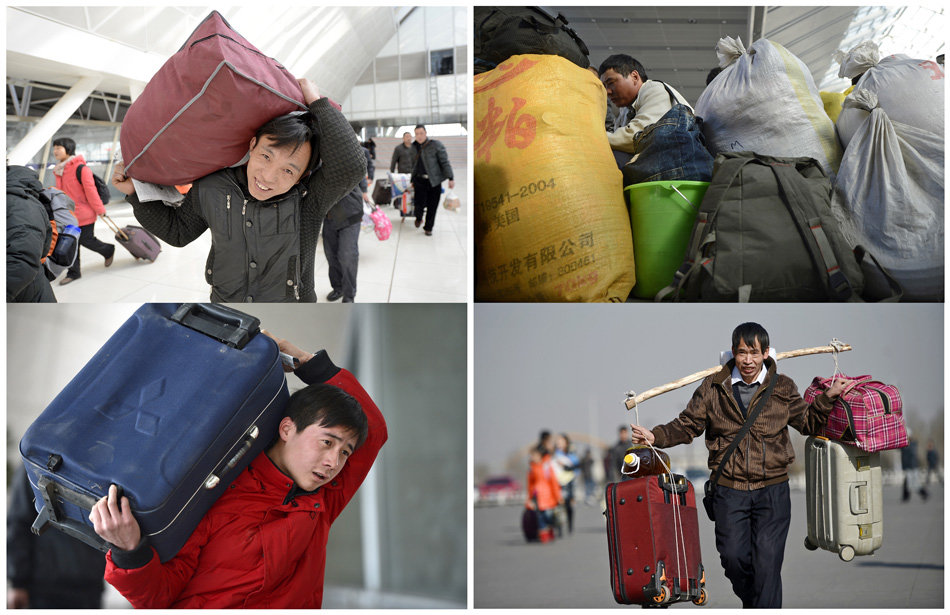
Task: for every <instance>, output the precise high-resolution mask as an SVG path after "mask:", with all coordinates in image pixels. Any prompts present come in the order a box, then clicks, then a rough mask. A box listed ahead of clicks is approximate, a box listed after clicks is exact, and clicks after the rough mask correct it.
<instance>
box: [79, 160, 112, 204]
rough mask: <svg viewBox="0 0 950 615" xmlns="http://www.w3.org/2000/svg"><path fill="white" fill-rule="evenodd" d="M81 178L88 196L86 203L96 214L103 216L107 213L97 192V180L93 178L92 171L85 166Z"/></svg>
mask: <svg viewBox="0 0 950 615" xmlns="http://www.w3.org/2000/svg"><path fill="white" fill-rule="evenodd" d="M80 176H81V177H82V191H83V194H85V195H86V202H87V203H89V206H90V207H92V208H93V210H95V212H96V214H98V215H100V216H101V215H102V214H104V213H106V208H105V206H104V205H103V204H102V199H101V198H99V191H98V190H96V180H94V179H93V178H92V169H90V168H89V167H88V166H86V165H83V167H82V171H81V172H80Z"/></svg>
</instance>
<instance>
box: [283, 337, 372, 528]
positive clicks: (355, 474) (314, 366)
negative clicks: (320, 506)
mask: <svg viewBox="0 0 950 615" xmlns="http://www.w3.org/2000/svg"><path fill="white" fill-rule="evenodd" d="M297 375H298V376H299V377H300V378H301V379H302V380H303V381H304V382H306V383H308V384H314V383H316V382H324V383H326V384H332V385H333V386H336V387H339V388H341V389H343V390H344V391H346V392H347V393H349V394H350V395H352V396H353V397H354V398H356V401H358V402H359V403H360V406H362V408H363V412H364V413H365V414H366V422H367V423H368V427H369V429H368V433H367V436H366V441H365V442H363V444H362V445H361V446H360V447H359V448H358V449H356V452H355V453H353V454H352V455H351V456H350V458H349V459H348V460H347V462H346V466H345V467H344V468H343V470H342V471H341V472H340V473H339V474H338V475H337V477H336V479H335V480H337V481H340V482H341V483H342V484H341V487H342V488H341V489H340V490H339V491H337V492H335V493H334V495H335V496H336V497H333V498H330V497H329V495H330V494H329V492H328V500H327V506H328V508H329V510H328V511H327V512H328V513H329V514H330V515H331V517H330V518H331V519H336V518H337V516H338V515H339V514H340V513H341V512H343V509H344V508H345V507H346V505H347V504H348V503H349V501H350V500H351V499H353V496H354V495H355V494H356V490H357V489H359V486H360V485H361V484H363V480H364V479H365V478H366V475H367V474H369V470H370V468H371V467H373V462H375V461H376V455H377V454H379V449H381V448H382V447H383V444H384V443H385V442H386V439H387V438H388V437H389V435H388V432H387V430H386V421H385V419H383V415H382V413H381V412H380V411H379V408H378V407H377V406H376V404H375V403H374V402H373V400H372V399H371V398H370V396H369V394H368V393H367V392H366V390H365V389H363V386H362V385H361V384H360V383H359V381H358V380H357V379H356V377H355V376H354V375H353V374H351V373H350V372H348V371H347V370H345V369H341V368H339V367H337V366H336V365H334V364H333V362H332V361H330V358H329V357H328V356H327V353H326V352H325V351H322V350H321V351H320V352H318V353H317V354H316V355H314V357H313V358H312V359H310V360H309V361H307V362H306V363H304V364H303V365H302V366H301V367H300V368H298V370H297Z"/></svg>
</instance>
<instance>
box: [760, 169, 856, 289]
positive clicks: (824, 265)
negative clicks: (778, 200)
mask: <svg viewBox="0 0 950 615" xmlns="http://www.w3.org/2000/svg"><path fill="white" fill-rule="evenodd" d="M815 164H816V166H817V162H816V163H815ZM769 166H770V167H771V168H772V172H773V173H774V174H775V179H776V181H777V182H778V185H779V187H780V189H781V191H782V193H783V194H784V195H785V198H784V199H782V202H783V203H784V204H785V207H786V209H787V210H788V213H789V215H790V216H791V217H792V220H793V221H794V222H795V225H796V226H797V227H798V229H799V231H800V233H801V236H802V239H803V241H804V243H805V247H806V248H807V249H808V253H809V255H811V259H812V263H813V264H814V265H815V268H816V269H818V270H819V273H820V274H821V279H822V282H823V283H824V285H825V288H826V290H827V292H828V296H829V298H831V299H836V300H839V301H840V300H845V299H848V298H849V297H851V295H852V294H853V292H854V291H853V288H852V286H851V282H850V281H849V280H848V278H847V276H845V274H844V271H842V269H841V266H840V265H839V264H838V260H837V257H836V256H835V253H834V250H833V249H832V247H831V242H830V241H829V240H828V237H827V235H826V234H825V230H824V228H823V227H822V225H821V218H820V217H819V214H818V212H817V211H815V209H814V206H813V204H812V202H811V201H810V200H809V199H808V197H807V196H805V195H803V194H802V192H801V190H799V185H798V183H797V181H798V180H799V179H800V178H801V176H800V175H799V174H798V172H797V171H796V170H795V169H793V168H792V167H791V166H789V165H788V164H781V163H775V164H770V165H769Z"/></svg>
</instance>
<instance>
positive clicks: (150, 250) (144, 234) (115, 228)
mask: <svg viewBox="0 0 950 615" xmlns="http://www.w3.org/2000/svg"><path fill="white" fill-rule="evenodd" d="M102 219H103V220H105V221H106V225H107V226H108V227H109V228H110V229H111V230H112V232H113V233H115V240H116V241H117V242H119V244H120V245H121V246H122V247H123V248H125V249H126V250H128V251H129V254H131V255H132V256H134V257H135V260H138V259H140V258H141V259H144V260H147V261H152V262H155V259H156V258H158V254H159V252H161V251H162V244H160V243H159V242H158V239H157V238H156V237H155V235H152V234H151V233H149V232H148V231H146V230H145V229H144V228H142V227H141V226H134V225H131V224H130V225H128V226H125V227H122V228H119V225H118V224H116V223H115V222H114V221H113V220H112V218H110V217H109V216H106V215H103V216H102Z"/></svg>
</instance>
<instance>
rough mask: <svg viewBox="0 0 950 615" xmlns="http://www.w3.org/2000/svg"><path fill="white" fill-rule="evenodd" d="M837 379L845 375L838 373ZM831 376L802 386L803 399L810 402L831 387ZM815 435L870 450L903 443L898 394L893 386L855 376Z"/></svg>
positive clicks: (905, 431) (898, 446)
mask: <svg viewBox="0 0 950 615" xmlns="http://www.w3.org/2000/svg"><path fill="white" fill-rule="evenodd" d="M839 377H840V378H848V376H845V375H844V374H839ZM831 382H832V379H831V378H815V379H814V380H813V381H812V383H811V385H810V386H809V387H808V388H807V389H805V394H804V395H803V397H804V399H805V401H806V402H808V403H811V402H813V401H814V400H815V399H816V398H817V397H818V396H819V395H821V394H822V393H823V392H824V391H826V390H828V389H829V388H830V387H831ZM818 435H821V436H824V437H826V438H829V439H831V440H839V441H842V442H849V443H851V444H854V445H856V446H857V447H858V448H860V449H862V450H865V451H868V452H871V453H873V452H874V451H885V450H890V449H895V448H903V447H905V446H907V429H906V428H905V427H904V415H903V412H902V404H901V395H900V393H899V392H898V390H897V387H895V386H894V385H890V384H884V383H883V382H878V381H877V380H874V379H873V378H872V377H871V376H858V377H857V378H854V379H852V382H851V384H849V385H848V387H847V388H846V389H845V390H844V392H843V393H842V394H841V395H840V396H838V398H837V399H836V400H835V404H834V407H833V408H832V410H831V414H830V415H829V416H828V422H827V423H826V424H825V426H824V428H823V429H822V432H821V433H820V434H818Z"/></svg>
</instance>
